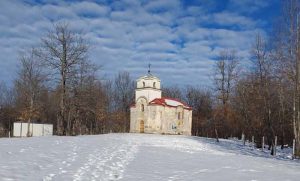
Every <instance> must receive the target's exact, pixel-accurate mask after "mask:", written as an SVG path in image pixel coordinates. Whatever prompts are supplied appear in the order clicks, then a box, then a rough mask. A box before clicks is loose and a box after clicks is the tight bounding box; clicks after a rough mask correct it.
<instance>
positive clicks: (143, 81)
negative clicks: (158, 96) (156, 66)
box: [136, 74, 160, 89]
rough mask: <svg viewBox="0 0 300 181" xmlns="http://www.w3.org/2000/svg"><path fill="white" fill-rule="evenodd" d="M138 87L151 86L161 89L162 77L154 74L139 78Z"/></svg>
mask: <svg viewBox="0 0 300 181" xmlns="http://www.w3.org/2000/svg"><path fill="white" fill-rule="evenodd" d="M136 82H137V89H143V88H151V89H160V79H159V78H158V77H156V76H154V75H152V74H148V75H145V76H142V77H140V78H138V79H137V81H136Z"/></svg>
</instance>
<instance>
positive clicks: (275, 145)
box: [273, 136, 277, 156]
mask: <svg viewBox="0 0 300 181" xmlns="http://www.w3.org/2000/svg"><path fill="white" fill-rule="evenodd" d="M276 147H277V136H275V144H274V148H273V149H274V156H276Z"/></svg>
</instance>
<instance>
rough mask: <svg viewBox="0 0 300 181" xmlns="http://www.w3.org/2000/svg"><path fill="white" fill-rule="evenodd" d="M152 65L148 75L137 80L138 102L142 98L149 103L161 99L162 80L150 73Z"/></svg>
mask: <svg viewBox="0 0 300 181" xmlns="http://www.w3.org/2000/svg"><path fill="white" fill-rule="evenodd" d="M150 66H151V65H150V64H149V70H148V75H146V76H142V77H140V78H139V79H137V86H136V89H135V101H136V102H138V100H139V99H140V98H143V99H146V101H147V103H149V102H150V101H152V100H153V99H155V98H161V85H160V79H159V78H157V77H155V76H153V75H152V74H151V71H150Z"/></svg>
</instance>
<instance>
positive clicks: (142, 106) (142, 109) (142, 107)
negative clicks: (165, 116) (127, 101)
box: [141, 104, 145, 112]
mask: <svg viewBox="0 0 300 181" xmlns="http://www.w3.org/2000/svg"><path fill="white" fill-rule="evenodd" d="M141 111H142V112H144V111H145V107H144V104H142V105H141Z"/></svg>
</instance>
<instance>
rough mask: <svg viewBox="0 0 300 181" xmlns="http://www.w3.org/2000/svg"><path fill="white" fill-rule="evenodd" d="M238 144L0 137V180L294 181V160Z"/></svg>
mask: <svg viewBox="0 0 300 181" xmlns="http://www.w3.org/2000/svg"><path fill="white" fill-rule="evenodd" d="M288 158H289V156H288V154H283V155H281V156H278V157H275V158H274V157H272V156H269V155H268V153H267V151H266V152H262V151H260V150H255V149H253V148H251V147H249V146H242V145H241V143H240V142H239V141H235V140H221V142H220V143H216V142H215V141H214V140H213V139H207V138H198V137H186V136H170V135H168V136H167V135H151V134H107V135H97V136H77V137H58V136H53V137H34V138H13V139H8V138H2V139H0V180H1V181H2V180H4V181H8V180H20V181H26V180H28V181H35V180H77V181H79V180H87V181H90V180H149V181H150V180H151V181H152V180H159V181H162V180H193V181H194V180H230V181H232V180H249V181H250V180H253V181H254V180H264V181H265V180H270V181H271V180H272V181H274V180H280V181H283V180H300V162H299V161H295V160H291V159H288Z"/></svg>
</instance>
